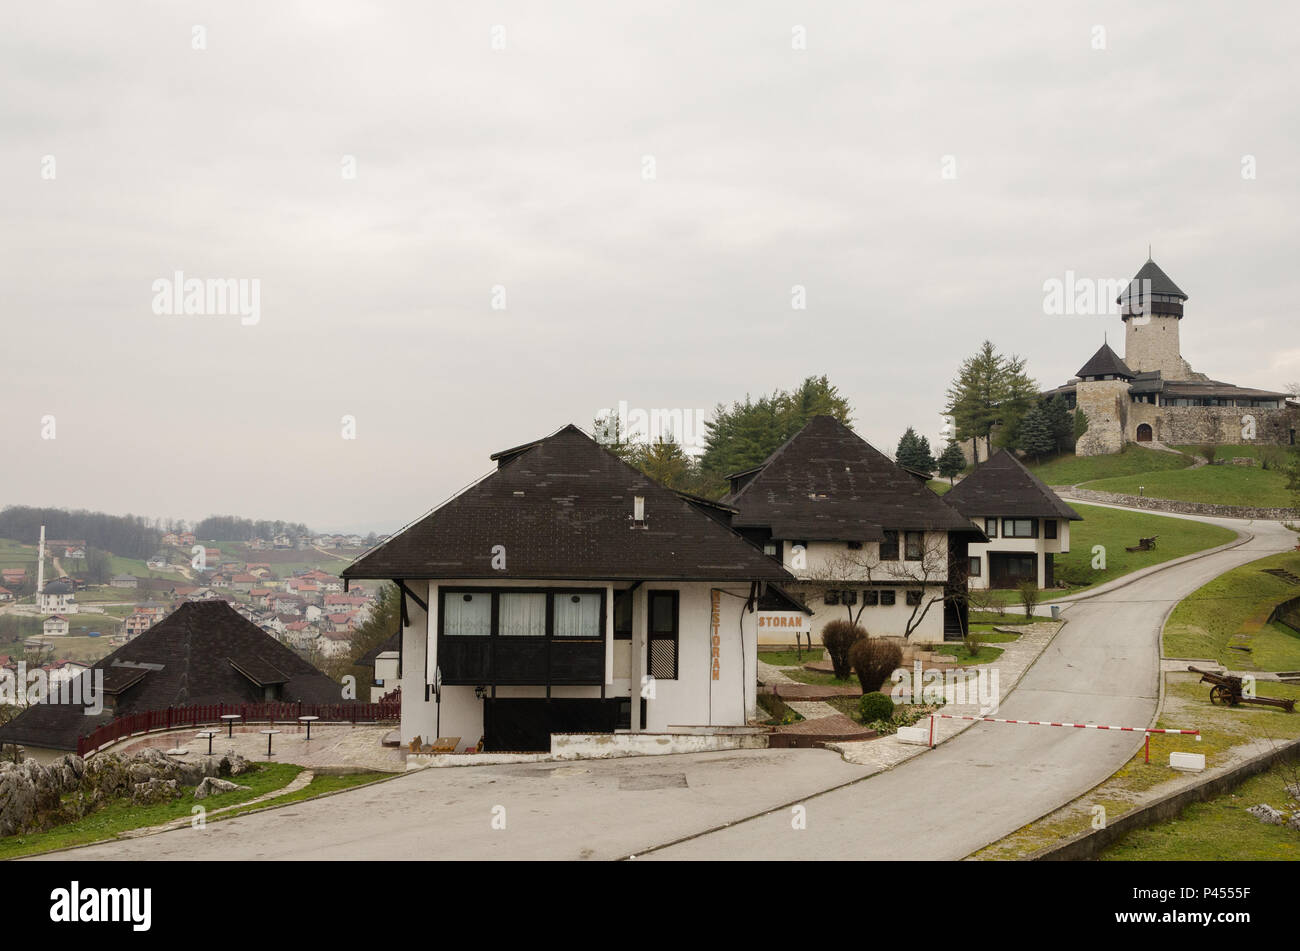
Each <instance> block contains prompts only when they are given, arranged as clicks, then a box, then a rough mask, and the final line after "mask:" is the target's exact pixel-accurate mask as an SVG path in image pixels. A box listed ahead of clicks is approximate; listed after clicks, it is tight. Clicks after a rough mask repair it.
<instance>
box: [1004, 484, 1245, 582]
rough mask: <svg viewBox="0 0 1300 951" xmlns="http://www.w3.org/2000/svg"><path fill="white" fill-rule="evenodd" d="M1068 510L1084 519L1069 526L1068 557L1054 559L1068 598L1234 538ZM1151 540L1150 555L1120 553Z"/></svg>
mask: <svg viewBox="0 0 1300 951" xmlns="http://www.w3.org/2000/svg"><path fill="white" fill-rule="evenodd" d="M1071 507H1072V508H1073V509H1074V510H1075V511H1076V512H1078V513H1079V514H1080V515H1082V516H1083V521H1082V522H1071V523H1070V551H1069V552H1067V553H1066V554H1064V555H1057V556H1056V577H1057V579H1058V580H1061V581H1067V582H1069V583H1070V584H1071V586H1072V587H1071V590H1070V591H1069V592H1067V593H1069V594H1073V593H1075V592H1076V591H1081V590H1084V589H1086V588H1091V587H1093V586H1095V585H1099V584H1102V583H1104V582H1107V581H1111V580H1113V579H1115V578H1118V577H1120V576H1121V575H1126V574H1129V573H1130V572H1134V571H1137V570H1138V569H1140V568H1146V567H1149V566H1150V565H1158V564H1160V563H1161V562H1165V561H1171V560H1172V559H1174V558H1181V557H1182V556H1184V555H1190V554H1192V553H1193V552H1197V551H1203V550H1204V549H1206V548H1214V547H1216V546H1218V545H1223V544H1226V543H1228V542H1230V541H1232V540H1233V539H1234V538H1236V537H1237V534H1236V532H1234V531H1232V530H1231V529H1227V528H1221V527H1219V526H1218V525H1207V524H1205V523H1204V522H1195V521H1191V520H1189V519H1184V518H1169V517H1168V516H1165V515H1153V514H1149V513H1147V512H1129V511H1124V510H1122V509H1110V508H1102V507H1100V506H1096V505H1078V504H1075V503H1071ZM1152 535H1158V536H1160V537H1159V539H1158V540H1157V541H1156V548H1155V550H1154V551H1135V552H1128V551H1125V550H1124V549H1125V547H1126V546H1129V545H1136V544H1137V543H1138V539H1139V538H1148V537H1150V536H1152ZM1095 545H1101V546H1103V547H1104V548H1105V550H1106V551H1105V555H1106V561H1105V567H1104V568H1096V569H1094V568H1093V567H1092V562H1093V558H1094V557H1095V556H1094V555H1093V552H1092V549H1093V546H1095ZM1013 594H1014V592H1013ZM1052 595H1053V592H1050V591H1045V592H1043V600H1044V601H1050V600H1051V598H1052Z"/></svg>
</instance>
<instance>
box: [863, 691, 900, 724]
mask: <svg viewBox="0 0 1300 951" xmlns="http://www.w3.org/2000/svg"><path fill="white" fill-rule="evenodd" d="M893 716H894V701H893V700H891V699H890V698H889V697H886V696H885V695H884V694H883V693H880V692H878V691H875V692H872V693H864V694H863V695H862V696H861V698H859V700H858V717H859V718H860V719H861V720H862V722H863V723H871V722H873V721H875V720H889V719H891V718H892V717H893Z"/></svg>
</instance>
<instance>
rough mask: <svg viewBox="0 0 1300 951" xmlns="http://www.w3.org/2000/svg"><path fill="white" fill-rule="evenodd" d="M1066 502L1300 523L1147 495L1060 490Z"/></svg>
mask: <svg viewBox="0 0 1300 951" xmlns="http://www.w3.org/2000/svg"><path fill="white" fill-rule="evenodd" d="M1056 494H1057V495H1059V496H1061V497H1062V498H1067V499H1077V500H1078V501H1080V502H1108V503H1110V504H1111V505H1127V506H1129V507H1130V508H1137V509H1147V510H1149V511H1152V512H1174V513H1176V514H1179V515H1208V516H1212V517H1217V518H1261V519H1268V520H1269V521H1279V522H1286V521H1291V520H1293V519H1300V512H1297V511H1296V510H1295V509H1269V508H1252V507H1250V506H1245V505H1214V504H1211V503H1209V502H1180V501H1177V500H1175V499H1152V498H1147V497H1146V496H1144V495H1121V494H1119V493H1118V492H1098V491H1097V490H1095V489H1078V488H1069V489H1057V490H1056Z"/></svg>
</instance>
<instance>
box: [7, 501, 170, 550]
mask: <svg viewBox="0 0 1300 951" xmlns="http://www.w3.org/2000/svg"><path fill="white" fill-rule="evenodd" d="M42 525H44V526H45V537H46V538H49V539H70V540H76V541H84V542H85V543H86V544H87V545H89V546H91V547H93V548H98V549H100V550H101V551H110V552H112V553H113V554H115V555H123V556H125V557H127V558H148V557H149V556H150V555H152V554H153V553H154V552H155V551H157V550H158V545H159V542H160V540H161V539H162V535H163V533H162V529H161V528H160V527H159V526H158V525H156V524H154V523H153V522H150V521H149V520H148V519H144V518H141V517H140V516H138V515H108V514H107V513H105V512H88V511H86V510H84V509H81V510H78V511H75V512H74V511H68V510H67V509H54V508H33V507H31V506H26V505H10V506H8V507H6V508H5V509H3V510H0V538H13V539H16V540H18V541H20V542H23V543H25V544H28V545H31V544H35V542H36V540H37V539H38V538H40V535H41V526H42Z"/></svg>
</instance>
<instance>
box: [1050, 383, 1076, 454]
mask: <svg viewBox="0 0 1300 951" xmlns="http://www.w3.org/2000/svg"><path fill="white" fill-rule="evenodd" d="M1043 413H1044V415H1045V416H1046V417H1047V426H1048V428H1049V429H1050V430H1051V431H1052V439H1053V441H1054V442H1055V451H1056V452H1065V451H1066V450H1067V449H1072V448H1074V420H1073V419H1071V418H1070V408H1069V407H1068V406H1066V405H1065V400H1064V399H1063V398H1061V397H1059V396H1053V397H1052V398H1051V399H1049V400H1047V402H1045V403H1043Z"/></svg>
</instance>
